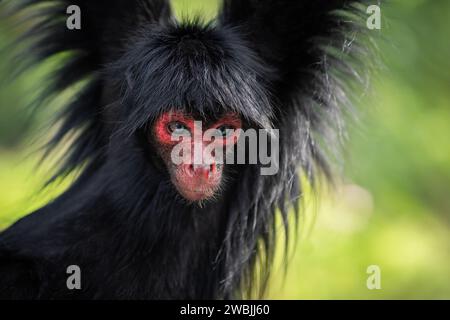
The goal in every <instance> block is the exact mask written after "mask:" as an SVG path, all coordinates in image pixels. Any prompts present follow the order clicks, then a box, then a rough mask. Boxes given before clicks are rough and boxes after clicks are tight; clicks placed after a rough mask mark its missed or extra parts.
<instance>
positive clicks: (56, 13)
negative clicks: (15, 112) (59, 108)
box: [0, 0, 364, 299]
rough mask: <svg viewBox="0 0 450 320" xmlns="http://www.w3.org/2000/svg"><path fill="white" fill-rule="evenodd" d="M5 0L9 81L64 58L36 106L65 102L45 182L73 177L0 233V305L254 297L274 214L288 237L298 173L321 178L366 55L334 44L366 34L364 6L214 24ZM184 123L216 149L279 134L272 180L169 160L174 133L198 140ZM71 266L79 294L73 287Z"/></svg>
mask: <svg viewBox="0 0 450 320" xmlns="http://www.w3.org/2000/svg"><path fill="white" fill-rule="evenodd" d="M7 4H9V5H7V6H6V7H7V8H6V9H5V11H6V12H8V14H10V15H12V16H14V14H15V13H20V14H21V15H24V16H25V17H28V15H29V19H28V22H27V24H26V28H27V31H26V34H25V35H24V36H23V37H21V38H20V39H19V41H18V42H19V43H20V44H23V43H25V44H27V45H28V46H29V47H28V48H29V49H28V50H26V51H24V52H23V53H21V54H19V55H18V58H17V60H14V61H18V62H17V63H11V64H12V65H13V66H14V67H15V68H16V69H17V70H15V71H17V73H20V72H24V71H26V70H28V68H29V67H33V66H34V65H37V64H40V63H42V62H43V61H44V60H46V59H48V58H51V57H54V56H57V55H59V56H61V55H60V54H61V53H64V55H63V56H61V57H60V59H61V63H60V67H59V68H58V69H57V70H56V72H54V73H52V78H51V81H50V83H49V84H46V85H45V87H43V97H42V98H43V99H41V100H39V102H43V101H44V103H41V104H45V102H46V101H48V99H49V98H53V97H55V96H57V95H58V94H60V93H62V92H64V91H66V90H68V89H72V90H76V94H74V96H73V98H72V99H71V100H70V101H69V102H67V103H66V105H65V106H64V110H63V112H62V113H61V115H60V118H59V120H60V123H61V124H60V127H59V129H58V131H57V132H56V133H55V135H54V136H53V137H52V139H51V140H50V142H49V144H48V150H50V151H51V150H54V149H55V148H56V147H58V145H60V143H61V142H63V141H67V139H66V138H67V137H69V136H71V137H74V138H73V139H71V140H70V143H69V146H68V149H67V151H66V153H65V154H64V156H63V158H62V159H61V160H60V161H59V164H60V166H59V167H58V168H57V170H56V171H55V177H62V176H66V175H67V174H69V173H72V172H80V173H79V174H78V176H77V178H76V179H75V180H74V182H73V183H72V184H71V186H70V187H69V188H68V190H67V191H65V192H64V193H63V194H62V195H60V196H59V197H57V198H56V199H55V200H53V201H51V202H50V203H48V204H47V205H46V206H44V207H43V208H41V209H39V210H37V211H36V212H33V213H31V214H29V215H28V216H26V217H24V218H22V219H20V220H19V221H18V222H16V223H15V224H14V225H12V226H11V227H9V228H8V229H7V230H5V231H3V232H2V233H1V234H0V298H4V299H230V298H242V297H245V296H246V293H248V292H249V291H250V290H251V289H252V288H258V289H259V290H260V291H261V292H263V291H264V288H265V284H266V283H267V279H268V276H269V273H270V266H271V262H272V258H273V252H274V244H275V239H276V227H275V226H276V215H277V214H279V215H280V216H281V221H282V222H283V225H284V227H285V228H286V229H287V228H288V227H289V225H290V224H291V223H290V222H289V221H290V219H289V214H290V213H292V214H293V215H296V214H297V212H298V210H299V195H301V193H302V185H301V183H300V179H299V172H301V174H302V175H304V176H305V178H306V179H308V180H309V181H310V182H311V183H313V182H314V181H315V180H316V179H317V177H319V176H329V175H330V171H331V170H330V169H329V168H330V166H329V161H328V156H327V155H328V153H329V151H328V149H331V148H332V147H334V146H336V145H337V144H338V141H337V140H338V138H337V137H338V136H339V134H338V133H339V130H340V128H341V126H342V122H343V118H344V117H343V114H344V113H345V111H344V110H345V109H344V107H345V106H346V105H347V104H348V103H349V99H348V94H350V93H351V92H349V89H348V88H347V87H346V86H345V83H346V82H347V80H349V79H350V78H351V77H352V75H353V74H354V72H352V68H353V65H354V61H355V60H357V59H355V57H356V56H357V54H358V53H361V52H363V49H364V48H362V46H359V45H358V41H354V40H355V39H352V41H347V37H348V35H349V34H352V35H353V37H354V36H355V34H356V35H358V34H359V32H361V33H362V29H363V28H361V26H360V24H359V22H358V18H360V17H361V14H362V12H361V7H362V6H363V4H364V1H363V0H356V1H353V0H352V1H350V0H314V1H310V0H298V1H290V0H289V1H288V0H259V1H256V0H224V1H223V4H222V7H221V10H220V12H219V14H218V15H217V17H216V18H215V19H214V20H213V21H210V22H204V21H202V19H198V18H195V19H184V20H182V21H178V20H177V19H176V18H175V17H174V15H173V13H172V10H171V7H170V3H169V1H166V0H136V1H122V0H96V1H92V0H27V1H25V0H18V1H14V3H13V2H7ZM70 5H76V6H78V7H79V8H80V10H81V11H80V12H81V15H82V16H81V17H82V20H81V21H82V24H81V28H80V29H79V30H78V29H77V30H69V29H68V28H67V27H66V18H67V12H66V9H67V7H68V6H70ZM344 44H345V45H344ZM342 48H344V49H342ZM332 71H335V72H332ZM74 88H75V89H74ZM196 122H201V123H202V125H203V129H201V130H207V129H212V130H213V131H214V132H216V133H218V136H217V137H216V138H217V139H216V138H215V139H214V141H215V142H214V143H218V144H219V145H220V146H222V147H223V146H227V147H228V148H230V149H233V148H236V147H237V141H238V140H240V138H239V137H238V135H236V134H235V132H237V131H238V130H248V129H263V130H270V129H273V128H276V129H279V137H278V140H279V141H278V144H279V150H278V152H279V159H278V171H277V173H276V174H272V175H262V174H260V169H261V164H260V163H256V164H226V163H222V162H220V161H217V159H216V158H217V157H214V156H213V157H205V158H204V159H201V160H200V163H195V164H194V163H192V162H190V161H184V162H183V161H182V162H181V163H174V162H173V161H172V157H171V155H172V153H173V149H174V148H175V146H176V145H178V144H177V143H174V141H173V140H172V139H171V137H172V135H173V134H177V135H180V136H182V140H183V139H184V138H191V140H186V141H188V142H186V143H187V144H188V146H189V145H192V144H200V145H204V144H205V141H204V140H203V135H202V132H203V131H201V130H200V131H201V132H200V134H199V135H195V134H193V131H194V130H195V123H196ZM229 131H230V132H231V134H230V135H229V134H228V132H229ZM183 136H184V138H183ZM192 136H193V139H192ZM183 141H184V140H183ZM189 141H190V142H189ZM189 153H190V151H185V154H189ZM219 160H220V159H219ZM73 265H76V266H78V267H79V270H81V286H80V287H79V288H76V289H73V290H71V289H69V288H68V286H67V278H68V274H67V268H68V267H69V266H73ZM256 269H258V272H255V270H256Z"/></svg>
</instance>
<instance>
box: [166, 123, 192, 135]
mask: <svg viewBox="0 0 450 320" xmlns="http://www.w3.org/2000/svg"><path fill="white" fill-rule="evenodd" d="M167 129H168V131H169V132H170V133H171V134H175V135H178V136H186V135H190V134H191V132H190V131H189V128H188V127H187V126H186V125H185V124H183V123H181V122H179V121H174V122H171V123H169V124H168V126H167Z"/></svg>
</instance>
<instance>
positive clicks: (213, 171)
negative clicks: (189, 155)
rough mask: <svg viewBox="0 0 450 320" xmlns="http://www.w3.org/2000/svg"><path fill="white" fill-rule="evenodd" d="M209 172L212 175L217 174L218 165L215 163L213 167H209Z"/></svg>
mask: <svg viewBox="0 0 450 320" xmlns="http://www.w3.org/2000/svg"><path fill="white" fill-rule="evenodd" d="M209 171H210V172H211V173H215V172H216V164H215V163H213V164H211V165H210V166H209Z"/></svg>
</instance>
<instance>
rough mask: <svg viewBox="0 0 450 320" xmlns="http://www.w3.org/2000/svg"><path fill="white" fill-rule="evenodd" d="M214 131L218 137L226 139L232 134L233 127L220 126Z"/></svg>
mask: <svg viewBox="0 0 450 320" xmlns="http://www.w3.org/2000/svg"><path fill="white" fill-rule="evenodd" d="M216 130H217V133H218V135H219V136H222V137H224V138H226V137H229V136H231V135H232V134H233V131H234V127H232V126H229V125H222V126H220V127H218V128H217V129H216Z"/></svg>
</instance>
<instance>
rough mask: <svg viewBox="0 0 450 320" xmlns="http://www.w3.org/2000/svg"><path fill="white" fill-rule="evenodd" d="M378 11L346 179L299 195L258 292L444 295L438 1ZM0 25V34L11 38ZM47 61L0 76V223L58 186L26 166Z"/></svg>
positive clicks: (449, 46)
mask: <svg viewBox="0 0 450 320" xmlns="http://www.w3.org/2000/svg"><path fill="white" fill-rule="evenodd" d="M311 1H312V0H311ZM374 2H376V1H374ZM174 5H175V8H176V9H177V13H178V14H180V15H181V14H192V13H194V12H197V13H199V12H200V13H202V14H206V15H209V16H213V15H214V14H215V12H216V10H217V8H218V2H217V1H216V0H196V1H193V0H189V1H188V0H175V1H174ZM382 15H383V19H384V21H383V22H384V23H383V29H382V30H381V33H382V35H383V36H384V37H385V40H387V41H384V42H380V43H379V46H380V50H381V52H382V53H383V58H384V62H385V65H386V67H385V69H383V70H381V74H380V76H379V77H378V78H377V79H376V80H375V81H374V83H373V94H371V95H368V96H367V97H366V98H363V99H362V101H361V102H360V109H361V110H362V114H361V117H360V121H359V122H360V124H359V127H358V128H357V129H352V130H351V135H350V143H349V152H348V154H347V156H346V165H345V167H344V171H345V177H346V178H345V179H343V181H342V183H341V184H340V185H339V186H338V188H337V190H336V191H334V192H327V193H325V192H324V193H323V194H321V195H319V196H316V197H307V199H306V203H305V208H306V209H305V212H304V214H303V216H302V222H303V223H302V226H301V228H300V229H301V230H300V235H299V242H298V244H297V246H296V247H295V248H294V249H293V250H291V251H292V254H291V258H290V264H289V269H288V271H287V273H286V274H284V271H283V268H282V267H281V259H282V258H281V254H280V255H279V257H278V258H277V263H276V265H277V266H276V267H275V269H274V272H273V277H272V281H271V285H270V289H269V292H268V294H267V298H271V299H347V298H348V299H359V298H363V299H365V298H367V299H383V298H386V299H396V298H400V299H403V298H404V299H409V298H412V299H421V298H423V299H431V298H438V299H449V298H450V228H449V227H450V194H449V190H450V148H449V142H448V141H449V139H450V1H448V0H393V1H391V4H390V6H389V7H386V6H382ZM386 18H388V19H386ZM299 19H300V17H299ZM386 21H389V23H386ZM2 23H3V26H4V24H5V22H1V21H0V43H6V42H7V41H9V40H11V39H12V37H13V36H14V35H13V34H10V33H9V32H7V31H6V28H1V26H2ZM374 32H376V31H374ZM5 55H7V53H3V56H2V55H0V79H2V78H5V77H4V76H3V75H4V74H5V72H6V65H7V64H8V62H7V61H8V60H7V59H6V57H5ZM49 68H50V67H49V66H48V65H46V66H43V67H42V68H39V69H37V70H36V71H34V72H32V73H30V74H27V76H25V77H22V78H20V79H18V80H17V81H15V82H14V83H4V82H0V229H3V228H6V227H7V226H8V225H9V224H11V223H12V222H14V221H15V220H16V219H18V218H19V217H21V216H23V215H24V214H25V213H27V212H29V210H32V209H34V208H37V207H38V206H40V205H42V204H44V203H45V202H46V201H48V199H51V198H52V197H53V196H55V195H56V194H58V193H59V192H61V190H62V189H63V188H64V184H63V185H60V186H55V187H53V188H52V189H50V190H47V191H46V192H45V194H43V193H39V190H40V187H41V186H42V182H43V181H44V180H45V178H46V177H48V172H47V171H48V170H49V169H50V168H51V166H50V164H44V165H43V166H42V167H41V168H39V169H37V168H36V166H37V165H38V164H39V155H40V153H39V151H37V152H35V151H36V150H37V146H40V145H42V143H43V142H44V141H46V139H48V136H49V134H50V133H51V132H49V130H48V129H46V126H45V124H46V123H47V120H48V119H49V118H51V116H52V115H53V113H54V112H55V110H57V108H58V102H56V103H54V106H52V107H51V108H49V109H47V110H44V111H41V112H36V113H33V114H32V113H30V112H29V110H27V108H26V105H27V103H28V102H29V101H30V100H31V99H32V97H33V94H34V93H35V91H34V88H35V87H34V85H36V84H39V83H40V82H41V81H42V80H43V75H44V74H45V73H46V71H47V70H48V69H49ZM43 128H44V134H42V129H43ZM66 184H67V182H66ZM316 198H319V201H316V200H317V199H316ZM370 265H378V266H379V267H380V269H381V289H380V290H369V289H368V288H367V286H366V280H367V278H368V276H369V275H368V274H367V273H366V270H367V267H368V266H370Z"/></svg>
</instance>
